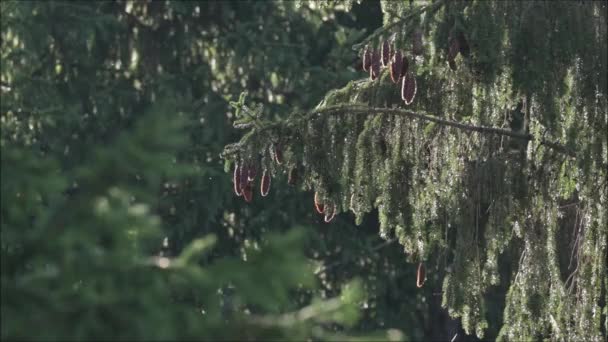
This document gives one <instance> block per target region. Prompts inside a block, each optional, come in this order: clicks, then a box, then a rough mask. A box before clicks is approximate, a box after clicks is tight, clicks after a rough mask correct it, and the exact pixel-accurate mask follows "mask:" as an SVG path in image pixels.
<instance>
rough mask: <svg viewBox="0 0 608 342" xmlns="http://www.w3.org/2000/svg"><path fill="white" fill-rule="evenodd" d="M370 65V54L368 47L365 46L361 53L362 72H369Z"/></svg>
mask: <svg viewBox="0 0 608 342" xmlns="http://www.w3.org/2000/svg"><path fill="white" fill-rule="evenodd" d="M371 65H372V52H371V51H370V50H369V47H368V46H366V47H365V50H364V51H363V71H369V67H370V66H371Z"/></svg>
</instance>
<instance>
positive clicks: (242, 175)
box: [239, 162, 249, 193]
mask: <svg viewBox="0 0 608 342" xmlns="http://www.w3.org/2000/svg"><path fill="white" fill-rule="evenodd" d="M248 174H249V165H248V163H247V162H243V163H241V167H240V170H239V184H240V185H239V187H240V188H241V193H243V189H245V186H246V185H247V183H249V181H248V180H247V175H248Z"/></svg>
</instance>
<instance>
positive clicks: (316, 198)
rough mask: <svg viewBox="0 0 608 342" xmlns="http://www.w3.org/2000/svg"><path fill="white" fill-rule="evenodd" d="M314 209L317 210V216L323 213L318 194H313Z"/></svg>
mask: <svg viewBox="0 0 608 342" xmlns="http://www.w3.org/2000/svg"><path fill="white" fill-rule="evenodd" d="M315 209H316V210H317V212H318V213H319V214H323V211H324V209H325V208H324V206H323V203H321V200H320V199H319V194H318V193H316V192H315Z"/></svg>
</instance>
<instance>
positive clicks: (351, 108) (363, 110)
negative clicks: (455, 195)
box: [312, 105, 576, 157]
mask: <svg viewBox="0 0 608 342" xmlns="http://www.w3.org/2000/svg"><path fill="white" fill-rule="evenodd" d="M335 112H348V113H353V114H397V115H405V116H409V117H411V118H416V119H420V120H424V121H431V122H435V123H438V124H440V125H444V126H450V127H455V128H458V129H462V130H467V131H472V132H479V133H486V134H498V135H505V136H509V137H513V138H516V139H522V140H529V141H534V140H537V141H538V142H539V143H540V144H541V145H545V146H547V147H549V148H551V149H553V150H555V151H557V152H559V153H563V154H567V155H569V156H571V157H576V153H575V152H574V151H572V150H571V149H569V148H568V147H566V146H564V145H561V144H559V143H556V142H552V141H549V140H547V139H544V138H540V139H536V138H535V137H534V136H533V135H532V134H526V133H519V132H514V131H511V130H508V129H503V128H495V127H486V126H475V125H468V124H463V123H460V122H457V121H451V120H445V119H442V118H439V117H436V116H432V115H428V114H421V113H417V112H414V111H411V110H407V109H400V108H374V107H366V106H363V105H336V106H328V107H324V108H321V109H317V110H314V111H313V112H312V114H313V115H314V114H317V113H335Z"/></svg>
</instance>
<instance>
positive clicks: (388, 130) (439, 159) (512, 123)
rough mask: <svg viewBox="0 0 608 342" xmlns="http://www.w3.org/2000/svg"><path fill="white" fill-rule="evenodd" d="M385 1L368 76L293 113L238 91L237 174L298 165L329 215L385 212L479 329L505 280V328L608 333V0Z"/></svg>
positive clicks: (230, 161)
mask: <svg viewBox="0 0 608 342" xmlns="http://www.w3.org/2000/svg"><path fill="white" fill-rule="evenodd" d="M305 3H306V2H304V1H303V2H301V5H303V4H305ZM321 4H322V5H324V6H321V7H322V8H331V7H332V6H335V5H336V4H335V3H334V2H323V3H321ZM345 4H346V5H352V2H348V3H340V4H339V5H340V6H344V5H345ZM381 4H382V10H383V14H384V24H383V27H382V28H380V29H378V30H377V31H375V32H374V33H372V34H371V35H369V36H368V37H366V38H365V39H363V40H362V41H361V42H360V43H358V44H356V45H355V46H354V49H355V50H356V51H357V52H358V55H359V56H361V60H362V62H361V63H362V68H363V69H364V70H366V71H367V72H368V73H369V75H370V76H369V77H365V78H363V79H359V80H354V81H351V82H349V83H348V84H347V85H346V86H344V87H343V88H340V89H336V90H333V91H330V92H328V93H327V94H326V96H325V98H324V99H323V100H322V101H321V102H320V103H319V104H318V105H317V106H316V107H315V108H314V109H312V110H309V111H304V110H301V109H299V108H294V110H293V112H292V114H291V115H290V116H288V117H286V118H282V119H276V118H273V117H270V116H269V113H272V111H265V110H263V108H262V107H261V106H256V105H251V104H250V103H249V102H246V100H245V97H244V96H241V98H240V100H239V101H236V102H234V103H233V106H234V108H235V109H236V120H235V122H234V125H235V127H237V128H244V129H247V130H248V131H247V133H246V134H245V135H244V136H243V137H242V138H241V140H240V141H239V142H238V143H235V144H231V145H228V146H226V148H225V149H224V152H223V156H224V157H225V159H226V170H230V171H231V172H234V174H235V178H234V180H233V182H234V183H235V186H237V187H241V186H242V187H246V186H249V182H247V181H246V180H245V181H243V178H242V177H239V174H240V173H243V172H245V173H246V172H247V170H249V169H250V168H251V166H252V165H255V167H256V169H258V170H264V172H265V173H266V174H269V175H271V177H273V178H274V177H281V176H280V175H281V174H283V173H284V174H291V173H293V172H295V171H294V170H296V171H297V173H298V174H299V178H300V182H299V183H298V184H299V186H300V188H301V189H302V190H310V191H312V192H313V193H314V204H315V206H316V207H317V210H318V211H319V212H320V214H321V215H323V217H324V220H325V221H327V222H330V221H332V220H333V219H334V218H335V217H336V215H338V214H340V213H343V212H344V213H345V212H347V211H351V212H352V213H353V214H354V215H355V217H356V221H357V222H358V223H361V222H362V221H363V218H364V215H365V214H367V213H370V212H371V211H376V210H377V212H378V217H379V224H380V228H379V231H380V236H381V237H382V238H384V239H396V240H398V242H399V244H400V245H401V246H402V247H403V250H404V252H405V254H406V255H407V258H408V260H409V261H411V262H413V263H425V262H426V263H429V262H433V263H435V264H437V265H441V266H442V267H441V268H443V269H445V277H444V279H443V285H442V293H443V303H442V304H443V306H444V307H445V308H446V309H447V310H448V312H449V314H450V316H452V317H458V318H460V319H461V322H462V326H463V328H464V330H465V332H466V333H467V334H476V335H477V336H478V337H480V338H481V337H483V336H484V333H485V332H486V330H487V328H488V325H489V323H488V319H487V294H488V292H489V291H491V290H492V288H493V287H494V286H497V285H501V286H502V288H504V289H505V290H506V295H505V299H504V313H503V317H502V321H503V322H502V327H501V328H500V333H499V335H498V338H499V339H501V340H530V339H541V338H548V339H551V340H585V341H591V340H593V341H602V340H605V339H606V331H607V329H608V318H607V304H606V303H607V302H608V291H607V287H608V276H607V268H608V264H607V261H606V260H607V257H608V255H607V248H608V246H607V244H608V242H607V241H608V210H607V209H608V208H607V203H606V201H607V197H608V188H607V187H608V181H607V176H608V175H607V173H608V146H607V140H608V138H607V132H608V124H607V117H608V114H607V113H608V105H607V103H608V100H607V97H606V96H607V95H608V94H607V92H608V84H607V83H608V82H607V66H606V60H607V57H608V56H607V44H606V37H607V35H606V30H607V26H606V25H607V23H606V11H607V6H606V4H605V2H566V1H564V2H551V3H549V2H533V1H527V2H514V1H496V2H490V1H462V2H450V1H443V0H438V1H434V2H422V1H420V2H419V1H415V2H413V1H382V2H381ZM397 51H398V52H399V53H397ZM399 55H401V56H399ZM254 102H255V101H254ZM256 186H257V185H256ZM311 197H313V196H312V195H311ZM310 200H311V201H313V198H310ZM423 265H424V264H423ZM495 329H496V328H495Z"/></svg>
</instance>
